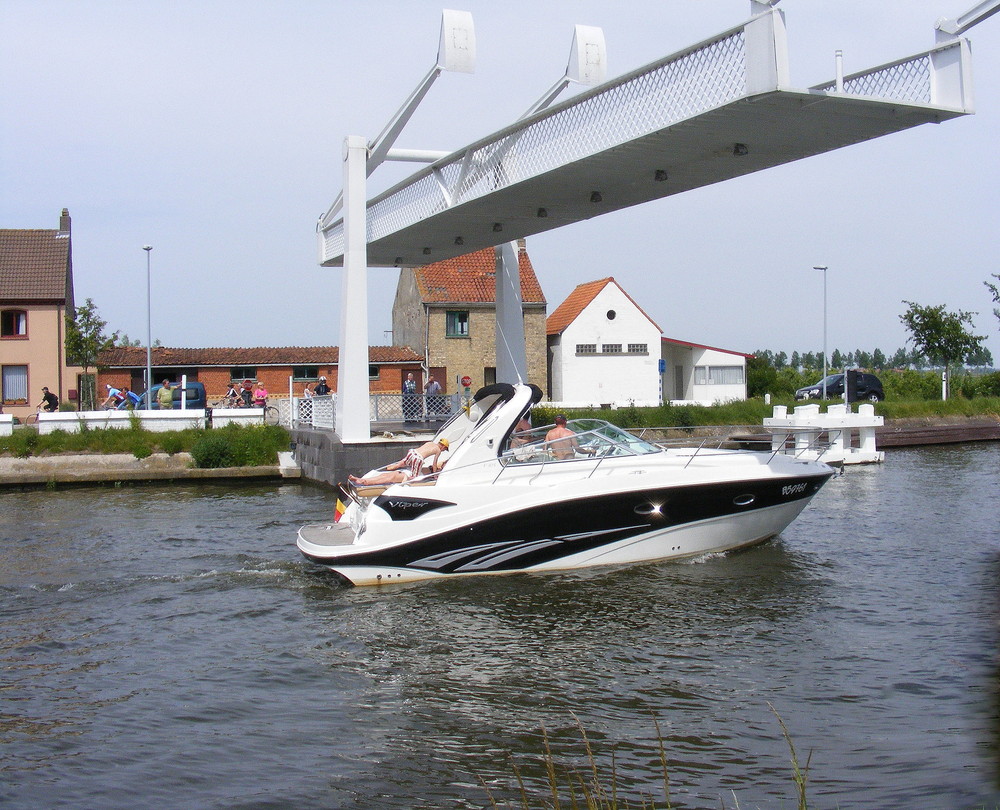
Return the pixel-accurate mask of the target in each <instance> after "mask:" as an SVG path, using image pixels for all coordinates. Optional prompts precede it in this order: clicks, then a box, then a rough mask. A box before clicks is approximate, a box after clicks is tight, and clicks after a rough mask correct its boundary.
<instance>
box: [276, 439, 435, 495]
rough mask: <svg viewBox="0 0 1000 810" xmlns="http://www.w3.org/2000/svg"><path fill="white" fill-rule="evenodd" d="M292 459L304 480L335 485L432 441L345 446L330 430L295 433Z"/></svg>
mask: <svg viewBox="0 0 1000 810" xmlns="http://www.w3.org/2000/svg"><path fill="white" fill-rule="evenodd" d="M290 433H291V435H292V444H293V445H294V446H293V449H292V457H293V458H294V459H295V463H296V464H297V465H298V467H299V469H300V470H302V477H303V478H307V479H309V480H310V481H317V482H319V483H323V484H327V485H329V486H336V485H337V484H339V483H341V482H343V481H346V480H347V475H348V473H351V474H353V475H364V474H365V473H366V472H368V471H369V470H374V469H377V468H379V467H384V466H385V465H386V464H391V463H392V462H393V461H399V459H401V458H402V457H403V456H405V455H406V451H407V450H409V449H410V448H411V447H419V446H420V445H421V444H423V443H424V442H425V441H427V440H428V439H429V438H430V435H428V436H427V437H425V438H419V437H412V436H408V437H393V438H391V439H378V440H375V441H372V442H366V443H359V444H344V443H343V442H342V441H341V440H340V438H339V437H338V436H337V435H336V434H335V433H334V432H333V431H330V430H292V431H290Z"/></svg>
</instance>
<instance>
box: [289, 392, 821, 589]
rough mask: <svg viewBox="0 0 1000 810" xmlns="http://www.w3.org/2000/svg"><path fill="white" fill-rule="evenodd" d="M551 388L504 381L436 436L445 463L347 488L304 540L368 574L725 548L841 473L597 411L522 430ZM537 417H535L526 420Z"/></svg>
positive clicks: (780, 517)
mask: <svg viewBox="0 0 1000 810" xmlns="http://www.w3.org/2000/svg"><path fill="white" fill-rule="evenodd" d="M540 398H541V391H540V390H539V389H538V388H537V387H536V386H533V385H505V384H498V385H491V386H487V387H486V388H483V389H481V390H480V391H479V392H478V393H477V394H476V395H475V397H474V398H473V400H472V402H471V403H470V407H469V408H467V409H466V410H464V411H460V412H459V413H458V414H456V415H455V416H454V417H453V418H452V419H451V420H450V421H449V422H448V423H447V424H446V425H445V426H444V427H443V428H442V429H441V430H440V431H438V433H437V435H436V436H435V439H436V440H439V439H442V438H445V439H447V440H448V443H449V450H448V452H447V459H446V463H445V466H444V469H442V470H441V471H440V472H439V473H437V474H427V475H424V476H419V477H417V478H413V479H410V480H408V481H406V482H405V483H395V484H391V485H389V486H378V487H364V486H360V487H355V486H347V487H344V492H345V498H346V500H348V501H349V503H348V505H347V508H346V511H345V512H344V513H343V516H342V517H341V519H340V520H339V521H338V522H332V521H331V522H329V523H321V524H314V525H308V526H303V527H302V528H301V529H300V530H299V534H298V542H297V545H298V548H299V550H300V551H301V552H302V553H303V554H304V555H305V556H306V557H307V558H308V559H310V560H312V561H313V562H316V563H319V564H320V565H323V566H326V567H327V568H329V569H331V570H332V571H334V572H336V573H337V574H338V575H340V576H341V577H343V578H344V579H346V580H348V581H349V582H351V583H353V584H355V585H375V584H387V583H395V582H409V581H413V580H419V579H427V578H432V577H453V576H465V575H474V574H504V573H511V572H515V571H552V570H559V569H572V568H584V567H589V566H603V565H621V564H627V563H637V562H643V561H651V560H672V559H683V558H692V557H698V556H701V555H705V554H709V553H715V552H725V551H730V550H732V549H736V548H740V547H743V546H749V545H752V544H754V543H760V542H763V541H764V540H766V539H768V538H770V537H773V536H774V535H776V534H778V533H779V532H781V531H782V530H783V529H784V528H785V527H786V526H788V524H789V523H791V522H792V521H793V520H794V519H795V518H796V517H797V516H798V514H799V513H800V512H801V511H802V510H803V509H804V508H805V506H806V505H807V504H808V503H809V501H810V500H811V499H812V497H813V496H814V495H815V494H816V493H817V492H818V491H819V489H820V488H821V487H822V486H823V484H825V483H826V481H827V480H828V479H829V478H830V476H831V475H833V472H834V471H833V469H832V468H831V467H829V466H828V465H826V464H822V463H820V462H817V461H808V460H798V459H796V458H794V457H790V456H786V455H783V454H780V453H769V452H757V451H748V450H725V449H710V450H709V449H705V448H703V447H702V448H667V449H665V448H663V447H660V446H658V445H655V444H652V443H650V442H647V441H644V440H642V439H640V438H637V437H636V436H634V435H633V434H631V433H629V432H627V431H625V430H622V429H621V428H618V427H615V426H614V425H612V424H610V423H608V422H605V421H602V420H597V419H576V420H571V421H570V422H569V423H568V424H567V428H568V429H569V430H570V431H572V432H573V434H575V435H574V436H573V437H572V438H571V439H567V438H562V439H560V440H558V441H546V438H545V437H546V434H547V433H548V431H549V429H550V428H551V427H552V426H546V427H543V428H534V429H531V430H527V431H521V432H518V431H517V428H518V425H519V423H520V422H521V419H522V417H525V416H526V415H528V414H529V412H530V410H531V407H532V406H533V405H534V404H536V403H537V402H538V401H539V400H540ZM521 424H524V423H521Z"/></svg>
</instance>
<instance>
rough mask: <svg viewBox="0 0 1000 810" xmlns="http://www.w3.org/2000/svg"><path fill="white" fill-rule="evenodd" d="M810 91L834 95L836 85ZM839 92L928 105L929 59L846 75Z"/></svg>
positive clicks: (821, 86)
mask: <svg viewBox="0 0 1000 810" xmlns="http://www.w3.org/2000/svg"><path fill="white" fill-rule="evenodd" d="M811 89H813V90H822V91H824V92H835V91H836V90H837V83H836V82H835V81H833V82H826V83H825V84H820V85H817V86H816V87H813V88H811ZM840 92H843V93H844V94H846V95H850V96H867V97H869V98H877V99H878V100H879V101H885V100H892V101H905V102H910V103H912V104H930V103H931V101H932V99H931V56H930V54H929V53H924V54H920V55H918V56H914V57H911V58H909V59H903V60H900V61H898V62H893V63H891V64H888V65H882V66H881V67H877V68H874V69H872V70H870V71H866V72H864V73H855V74H853V75H851V76H845V77H844V87H843V90H842V91H840Z"/></svg>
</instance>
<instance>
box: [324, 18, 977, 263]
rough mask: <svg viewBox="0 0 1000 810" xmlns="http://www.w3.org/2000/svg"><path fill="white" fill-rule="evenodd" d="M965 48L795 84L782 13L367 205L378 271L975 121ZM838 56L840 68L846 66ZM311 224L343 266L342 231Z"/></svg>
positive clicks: (643, 71) (586, 98) (578, 100)
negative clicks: (963, 118)
mask: <svg viewBox="0 0 1000 810" xmlns="http://www.w3.org/2000/svg"><path fill="white" fill-rule="evenodd" d="M970 64H971V56H970V51H969V44H968V41H967V40H964V39H957V38H956V39H952V40H950V41H946V42H942V43H940V44H939V45H938V46H937V47H935V48H933V49H931V50H929V51H926V52H923V53H920V54H917V55H915V56H912V57H908V58H905V59H901V60H898V61H895V62H892V63H889V64H886V65H881V66H879V67H876V68H872V69H870V70H866V71H863V72H859V73H855V74H852V75H849V76H841V75H838V77H837V79H835V80H834V81H831V82H829V83H827V84H823V85H818V86H816V87H812V88H808V89H804V90H803V89H794V88H792V87H791V86H790V81H789V78H788V51H787V42H786V37H785V27H784V16H783V14H782V12H781V11H779V10H777V9H768V10H767V11H766V12H764V13H762V14H759V15H757V16H755V17H753V18H752V19H750V20H749V21H748V22H746V23H744V24H742V25H740V26H737V27H735V28H732V29H730V30H728V31H725V32H723V33H721V34H719V35H717V36H715V37H712V38H710V39H708V40H705V41H703V42H701V43H698V44H697V45H694V46H692V47H690V48H687V49H685V50H683V51H680V52H678V53H675V54H673V55H671V56H668V57H665V58H663V59H661V60H659V61H657V62H653V63H651V64H650V65H647V66H645V67H642V68H640V69H638V70H636V71H633V72H632V73H629V74H627V75H625V76H622V77H620V78H617V79H614V80H612V81H610V82H606V83H605V84H602V85H600V86H598V87H595V88H592V89H590V90H588V91H585V92H583V93H581V94H580V95H578V96H577V97H575V98H574V99H571V100H569V101H567V102H564V103H562V104H559V105H557V106H554V107H551V108H549V109H547V110H543V111H541V112H538V113H535V114H533V115H531V116H529V117H527V118H525V119H523V120H521V121H518V122H517V123H515V124H513V125H511V126H509V127H507V128H506V129H503V130H501V131H499V132H497V133H495V134H494V135H491V136H489V137H487V138H484V139H482V140H480V141H478V142H476V143H474V144H472V145H471V146H468V147H466V148H464V149H462V150H459V151H457V152H455V153H453V154H451V155H449V156H447V157H445V158H442V159H440V160H438V161H437V162H435V163H433V164H432V165H430V166H427V167H426V168H424V169H421V170H420V171H418V172H416V173H414V174H413V175H412V176H411V177H409V178H407V179H406V180H404V181H402V182H401V183H399V184H397V185H396V186H394V187H393V188H391V189H389V190H387V191H385V192H383V193H382V194H379V195H378V196H376V197H375V198H373V199H372V200H370V201H369V202H368V204H367V216H366V231H367V260H368V265H369V266H373V267H374V266H419V265H423V264H428V263H430V262H435V261H440V260H442V259H447V258H451V257H454V256H460V255H463V254H466V253H470V252H472V251H475V250H479V249H482V248H486V247H493V246H496V245H498V244H501V243H504V242H509V241H510V240H513V239H517V238H520V237H525V236H530V235H532V234H536V233H541V232H543V231H547V230H551V229H553V228H557V227H559V226H561V225H567V224H570V223H573V222H578V221H580V220H584V219H590V218H591V217H594V216H598V215H599V214H603V213H607V212H609V211H615V210H619V209H622V208H627V207H629V206H632V205H637V204H639V203H643V202H647V201H649V200H654V199H658V198H661V197H668V196H671V195H673V194H678V193H680V192H682V191H687V190H690V189H694V188H699V187H701V186H706V185H711V184H713V183H718V182H721V181H723V180H728V179H730V178H733V177H738V176H741V175H744V174H749V173H751V172H755V171H760V170H761V169H766V168H769V167H772V166H778V165H781V164H783V163H789V162H791V161H794V160H799V159H801V158H804V157H809V156H811V155H818V154H822V153H824V152H829V151H831V150H834V149H838V148H840V147H842V146H848V145H850V144H854V143H859V142H861V141H865V140H869V139H872V138H877V137H879V136H882V135H887V134H889V133H892V132H898V131H900V130H903V129H908V128H910V127H914V126H917V125H918V124H924V123H939V122H941V121H945V120H947V119H950V118H954V117H957V116H960V115H966V114H969V113H971V112H973V105H972V89H971V70H970ZM839 65H840V62H839V59H838V74H839V73H840V70H839ZM337 212H338V211H337V209H336V208H334V209H331V212H329V213H328V214H327V215H326V216H325V217H323V218H321V220H320V222H319V223H318V226H317V231H318V235H319V242H320V245H319V247H320V262H321V264H322V265H324V266H327V267H336V266H342V264H343V255H344V221H343V218H342V217H341V218H339V219H333V216H334V215H335V214H336V213H337Z"/></svg>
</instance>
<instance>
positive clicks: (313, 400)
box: [272, 393, 462, 430]
mask: <svg viewBox="0 0 1000 810" xmlns="http://www.w3.org/2000/svg"><path fill="white" fill-rule="evenodd" d="M336 403H337V395H336V394H325V395H323V396H315V397H290V398H285V399H279V400H275V401H274V402H273V403H272V404H276V405H277V408H278V421H279V423H280V424H282V425H284V426H285V427H288V428H297V427H298V428H301V427H313V428H318V429H322V430H333V429H334V413H335V411H336ZM368 403H369V404H368V409H369V410H368V417H369V420H370V421H371V422H373V423H376V422H381V423H393V424H395V423H399V424H401V425H404V426H405V425H406V424H408V423H414V424H416V423H435V422H445V421H447V420H448V419H450V418H451V416H452V414H454V413H456V412H457V411H458V409H459V408H461V407H462V397H461V395H460V394H433V395H426V394H395V393H393V394H371V396H370V397H369V400H368Z"/></svg>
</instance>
